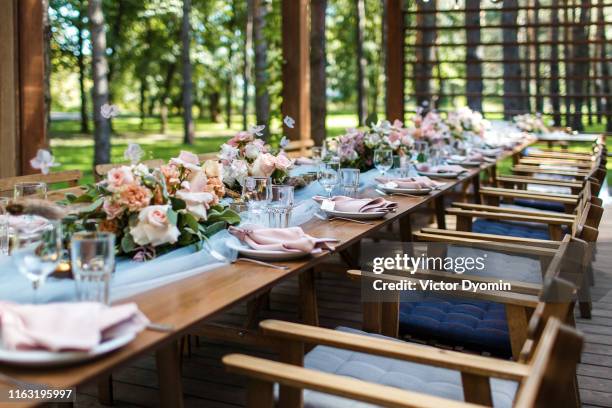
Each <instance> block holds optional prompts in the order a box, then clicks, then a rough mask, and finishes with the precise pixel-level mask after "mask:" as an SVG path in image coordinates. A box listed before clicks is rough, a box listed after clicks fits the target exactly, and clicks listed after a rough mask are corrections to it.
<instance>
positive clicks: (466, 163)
mask: <svg viewBox="0 0 612 408" xmlns="http://www.w3.org/2000/svg"><path fill="white" fill-rule="evenodd" d="M448 164H458V165H459V166H469V167H480V165H481V164H482V162H479V161H468V160H465V161H461V160H448Z"/></svg>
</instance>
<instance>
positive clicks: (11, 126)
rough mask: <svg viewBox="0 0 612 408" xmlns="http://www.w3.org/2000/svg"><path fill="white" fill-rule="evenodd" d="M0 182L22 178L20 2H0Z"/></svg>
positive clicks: (10, 0)
mask: <svg viewBox="0 0 612 408" xmlns="http://www.w3.org/2000/svg"><path fill="white" fill-rule="evenodd" d="M0 21H2V24H0V38H2V41H1V42H0V61H2V63H1V64H0V146H2V148H0V178H3V177H13V176H16V175H17V174H19V171H20V160H19V156H20V153H19V109H18V99H17V92H18V80H19V76H18V66H17V52H18V51H17V2H16V1H14V0H8V1H1V2H0Z"/></svg>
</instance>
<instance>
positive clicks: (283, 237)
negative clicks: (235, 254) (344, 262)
mask: <svg viewBox="0 0 612 408" xmlns="http://www.w3.org/2000/svg"><path fill="white" fill-rule="evenodd" d="M229 232H230V234H232V235H234V236H235V237H237V238H238V239H240V240H241V241H243V242H245V243H246V244H247V245H248V246H249V247H251V248H252V249H255V250H262V251H286V252H303V253H305V254H316V253H318V252H321V251H322V249H323V248H327V249H329V247H328V246H327V243H328V242H336V241H338V240H337V239H335V238H315V237H313V236H310V235H308V234H306V233H305V232H304V230H303V229H302V228H300V227H289V228H266V227H262V226H259V225H244V226H242V227H229Z"/></svg>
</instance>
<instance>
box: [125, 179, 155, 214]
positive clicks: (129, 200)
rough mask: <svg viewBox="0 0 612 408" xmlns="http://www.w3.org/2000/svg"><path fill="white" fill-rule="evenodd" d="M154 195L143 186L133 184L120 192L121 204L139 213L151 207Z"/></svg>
mask: <svg viewBox="0 0 612 408" xmlns="http://www.w3.org/2000/svg"><path fill="white" fill-rule="evenodd" d="M152 197H153V194H152V193H151V190H149V189H148V188H146V187H143V186H137V185H135V184H131V185H128V186H126V187H125V188H124V189H122V190H121V191H120V192H119V200H118V201H119V203H120V204H121V205H124V206H126V207H127V208H128V210H130V211H138V210H140V209H142V208H144V207H146V206H148V205H149V203H150V202H151V198H152Z"/></svg>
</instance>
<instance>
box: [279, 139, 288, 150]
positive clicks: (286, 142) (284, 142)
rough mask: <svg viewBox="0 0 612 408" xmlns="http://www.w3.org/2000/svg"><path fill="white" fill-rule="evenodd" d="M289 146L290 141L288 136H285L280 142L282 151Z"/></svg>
mask: <svg viewBox="0 0 612 408" xmlns="http://www.w3.org/2000/svg"><path fill="white" fill-rule="evenodd" d="M288 144H289V139H287V137H286V136H283V137H282V138H281V140H280V143H279V146H280V148H281V149H284V148H285V147H287V145H288Z"/></svg>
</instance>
